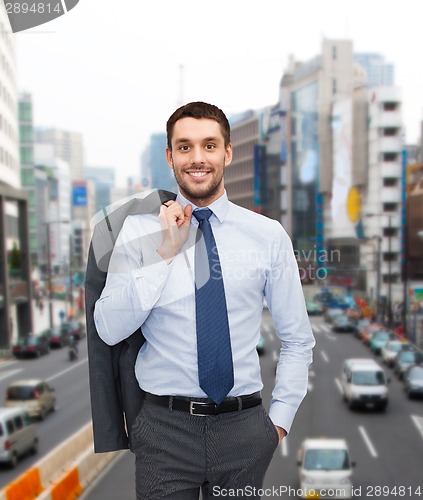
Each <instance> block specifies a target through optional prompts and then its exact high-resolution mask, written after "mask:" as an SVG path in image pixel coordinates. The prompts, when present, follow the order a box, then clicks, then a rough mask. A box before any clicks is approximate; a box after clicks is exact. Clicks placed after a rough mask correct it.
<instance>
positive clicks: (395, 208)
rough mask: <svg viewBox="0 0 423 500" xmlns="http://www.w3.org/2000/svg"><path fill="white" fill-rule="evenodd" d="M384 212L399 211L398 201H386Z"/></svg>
mask: <svg viewBox="0 0 423 500" xmlns="http://www.w3.org/2000/svg"><path fill="white" fill-rule="evenodd" d="M383 211H384V212H398V203H384V204H383Z"/></svg>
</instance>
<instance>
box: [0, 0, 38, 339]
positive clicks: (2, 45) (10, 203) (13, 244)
mask: <svg viewBox="0 0 423 500" xmlns="http://www.w3.org/2000/svg"><path fill="white" fill-rule="evenodd" d="M20 186H21V180H20V163H19V128H18V96H17V82H16V55H15V38H14V36H13V34H12V31H11V28H10V23H9V19H8V17H7V14H6V11H5V8H4V4H2V5H1V6H0V348H6V349H7V348H8V347H10V345H11V343H12V341H13V340H15V339H16V338H17V337H20V336H26V335H28V334H29V333H30V332H31V331H32V326H33V324H32V307H31V298H32V287H31V267H30V258H29V254H30V250H29V240H28V201H27V200H28V196H27V193H26V192H25V191H23V190H22V189H21V188H20Z"/></svg>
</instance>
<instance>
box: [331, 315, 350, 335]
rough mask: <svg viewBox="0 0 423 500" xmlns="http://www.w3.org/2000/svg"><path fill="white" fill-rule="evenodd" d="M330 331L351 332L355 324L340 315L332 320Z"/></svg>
mask: <svg viewBox="0 0 423 500" xmlns="http://www.w3.org/2000/svg"><path fill="white" fill-rule="evenodd" d="M332 323H333V324H332V331H334V332H353V331H354V329H355V324H354V322H353V321H351V320H350V318H348V317H347V316H344V315H343V314H340V315H338V316H335V317H334V318H333V322H332Z"/></svg>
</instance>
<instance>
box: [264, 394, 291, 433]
mask: <svg viewBox="0 0 423 500" xmlns="http://www.w3.org/2000/svg"><path fill="white" fill-rule="evenodd" d="M295 414H296V410H295V409H294V408H292V407H290V406H289V405H287V404H286V403H283V402H282V401H272V403H271V404H270V410H269V417H270V419H271V420H272V422H273V423H274V424H275V425H277V426H279V427H282V429H285V431H286V433H287V434H288V433H289V431H290V430H291V426H292V422H293V421H294V417H295Z"/></svg>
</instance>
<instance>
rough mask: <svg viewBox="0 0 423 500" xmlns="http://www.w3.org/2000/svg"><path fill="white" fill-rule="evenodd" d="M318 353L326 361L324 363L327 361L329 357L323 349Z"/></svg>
mask: <svg viewBox="0 0 423 500" xmlns="http://www.w3.org/2000/svg"><path fill="white" fill-rule="evenodd" d="M320 354H321V355H322V358H323V359H324V360H325V361H326V363H329V358H328V356H327V354H326V353H325V351H320Z"/></svg>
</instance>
